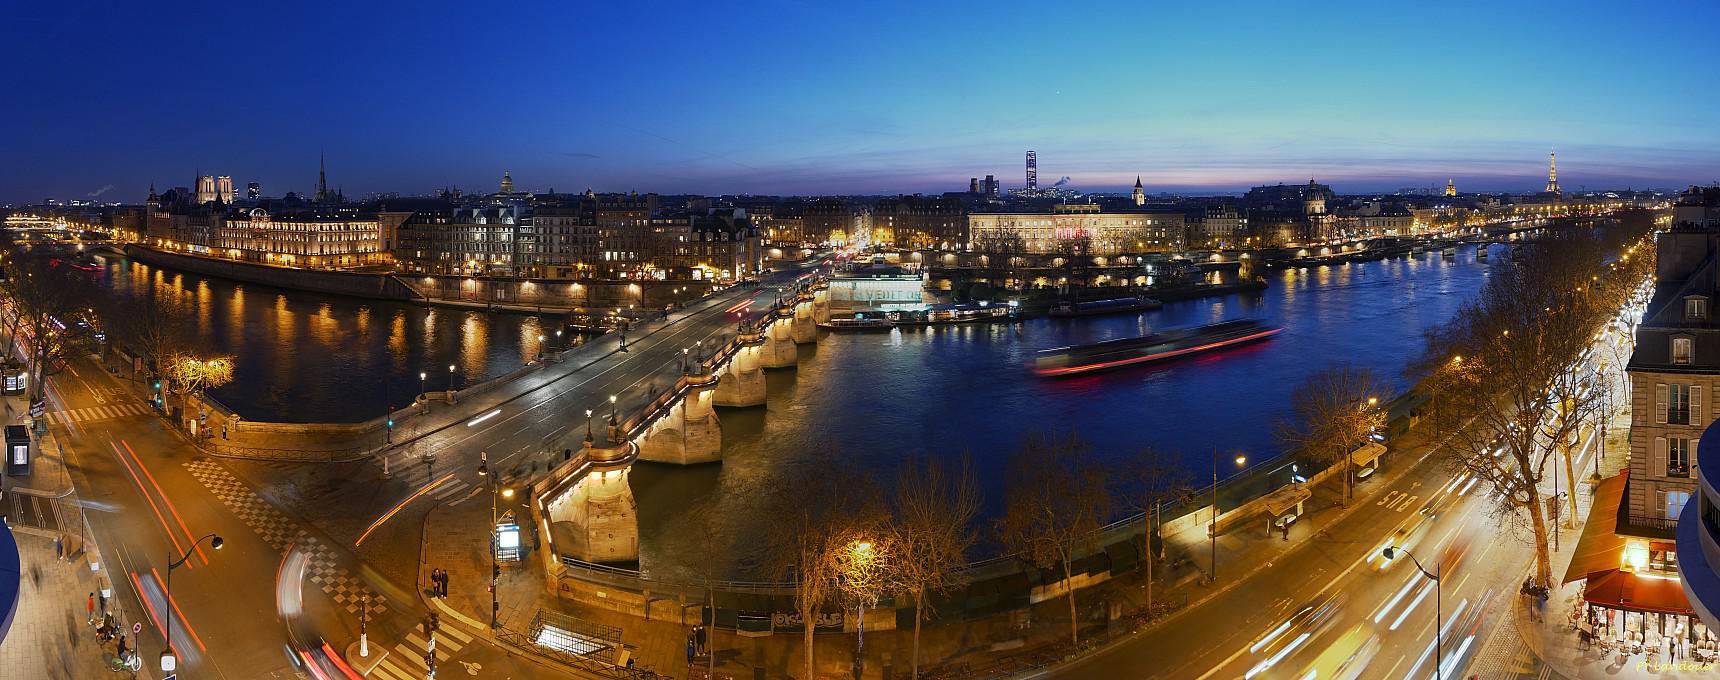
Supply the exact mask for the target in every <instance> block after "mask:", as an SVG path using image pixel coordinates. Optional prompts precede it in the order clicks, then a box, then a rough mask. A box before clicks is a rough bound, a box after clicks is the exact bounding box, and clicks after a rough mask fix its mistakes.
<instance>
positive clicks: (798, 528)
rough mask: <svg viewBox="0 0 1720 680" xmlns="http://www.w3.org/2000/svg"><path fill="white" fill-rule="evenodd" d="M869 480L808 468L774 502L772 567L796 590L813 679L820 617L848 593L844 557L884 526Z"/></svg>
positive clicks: (849, 471) (851, 471) (854, 473)
mask: <svg viewBox="0 0 1720 680" xmlns="http://www.w3.org/2000/svg"><path fill="white" fill-rule="evenodd" d="M837 460H840V459H839V458H838V459H837ZM869 480H870V478H869V477H868V476H866V475H865V474H864V473H863V472H861V471H859V470H857V469H855V468H854V466H852V465H840V464H835V465H814V466H808V467H806V468H803V469H801V470H799V471H797V472H796V473H794V474H793V475H792V476H791V478H790V479H788V480H785V482H784V483H783V484H781V485H780V486H779V488H780V489H782V490H783V493H781V494H780V495H779V496H778V497H777V498H775V499H773V500H774V502H773V503H772V506H773V507H772V509H771V513H770V516H771V518H772V522H771V526H770V535H769V539H768V541H769V543H770V546H771V551H770V555H771V558H770V559H771V562H770V565H769V567H770V571H771V572H772V574H773V575H774V576H775V577H776V578H778V579H780V580H785V581H789V582H791V583H793V585H794V607H795V611H796V613H798V614H799V615H800V619H801V632H802V638H803V639H802V642H803V644H804V647H805V649H804V652H805V657H804V660H805V672H806V675H805V677H808V678H814V677H817V674H816V672H817V666H816V664H815V660H814V658H813V644H812V635H813V630H814V627H815V626H816V624H817V621H818V614H819V612H820V611H821V610H822V609H823V608H824V607H825V605H827V604H830V603H831V602H832V601H833V600H835V599H837V598H838V596H840V595H841V594H842V591H841V585H840V582H839V578H840V576H841V575H842V574H841V571H840V569H841V567H842V566H843V563H842V562H841V560H842V558H843V552H844V551H846V550H849V549H851V548H852V547H853V545H854V542H855V540H856V539H857V537H858V536H861V535H863V534H865V532H868V531H876V530H877V529H878V528H879V527H880V526H882V522H881V521H880V520H881V519H882V517H883V515H884V512H883V511H882V506H881V504H880V503H879V501H878V498H879V497H878V494H877V492H876V488H877V487H876V485H875V484H873V483H871V482H870V481H869ZM875 535H881V532H879V533H878V534H875Z"/></svg>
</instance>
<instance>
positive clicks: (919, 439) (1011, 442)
mask: <svg viewBox="0 0 1720 680" xmlns="http://www.w3.org/2000/svg"><path fill="white" fill-rule="evenodd" d="M1500 248H1501V247H1499V246H1495V247H1494V251H1493V253H1492V254H1493V255H1494V257H1493V258H1492V260H1491V262H1493V263H1498V262H1500V261H1501V260H1503V259H1504V258H1503V257H1500V256H1501V255H1502V254H1503V253H1502V251H1501V250H1500ZM1490 266H1497V264H1494V265H1490V264H1489V262H1488V261H1481V262H1478V261H1477V260H1476V259H1475V252H1474V247H1473V246H1470V247H1465V248H1463V249H1461V250H1460V251H1459V253H1458V256H1457V258H1456V259H1455V260H1451V261H1446V260H1443V259H1441V257H1440V255H1439V254H1438V253H1437V252H1434V253H1430V254H1427V255H1420V256H1415V257H1414V258H1413V259H1390V260H1384V261H1379V262H1369V263H1363V264H1352V265H1341V266H1335V267H1323V268H1318V269H1307V270H1289V271H1277V272H1271V273H1269V274H1268V275H1267V280H1268V282H1269V284H1270V287H1269V288H1267V289H1266V290H1265V291H1262V292H1259V293H1255V294H1247V295H1232V296H1228V297H1223V298H1211V299H1206V300H1195V301H1189V302H1180V303H1174V304H1168V305H1166V306H1165V307H1164V308H1163V309H1161V310H1157V311H1153V312H1148V313H1145V314H1141V315H1125V316H1110V317H1096V318H1086V319H1075V320H1064V319H1037V320H1031V321H1027V322H1025V323H1023V324H1020V325H1019V327H1017V326H1006V325H972V326H954V327H945V328H935V329H921V330H910V331H903V330H900V329H898V330H896V331H892V332H891V333H890V334H888V335H882V334H849V335H825V336H824V337H822V338H820V340H819V342H818V344H817V345H816V346H803V347H801V348H800V364H799V366H798V368H796V369H795V370H780V371H772V372H770V373H769V374H768V376H767V381H768V384H769V398H768V403H767V405H766V407H765V408H764V409H751V410H734V411H721V412H719V415H720V417H721V418H722V422H723V456H724V461H723V464H722V465H720V466H719V465H713V466H705V467H700V468H692V469H686V468H678V467H673V466H667V465H656V464H642V465H639V466H637V467H636V468H635V469H634V472H633V478H632V482H633V490H634V495H635V497H636V498H637V499H638V502H639V517H640V531H641V535H640V551H641V556H640V561H641V564H642V566H643V567H644V568H645V569H647V570H651V571H673V570H675V569H676V568H677V567H679V566H682V565H686V564H688V563H689V557H688V556H690V555H699V554H700V553H702V552H704V551H703V550H702V549H701V548H700V547H699V546H694V545H689V544H688V542H689V541H694V540H704V537H706V536H710V537H711V538H712V539H714V540H717V541H720V542H723V543H725V544H727V546H726V547H729V548H732V549H733V550H732V551H725V552H732V553H735V554H739V555H742V556H743V557H742V558H741V564H738V565H734V566H737V567H739V568H740V569H739V570H740V571H742V572H746V571H751V570H752V569H751V568H752V567H756V566H757V565H754V564H750V563H749V562H748V559H749V558H748V557H747V556H749V555H757V550H756V549H749V546H756V545H757V544H758V542H759V541H760V540H761V538H760V536H759V535H758V531H759V529H760V527H762V526H764V525H765V524H766V523H767V522H766V520H764V519H763V518H761V517H760V512H761V506H762V503H761V498H763V497H764V496H765V495H766V494H769V493H772V492H775V491H776V490H778V489H780V488H781V482H782V481H783V480H784V479H785V476H786V475H787V474H788V473H789V472H791V471H792V470H794V469H795V468H796V467H799V466H809V465H819V464H821V463H822V462H823V461H825V460H827V459H829V458H830V457H832V456H842V457H844V458H859V459H862V460H864V461H865V462H866V464H867V466H868V467H869V468H872V469H876V470H878V471H879V474H880V475H882V479H883V480H884V481H886V482H887V481H889V480H891V479H893V478H894V470H895V469H896V468H897V465H898V464H899V463H900V462H901V461H902V460H904V458H905V457H908V456H910V455H913V454H916V453H930V454H932V455H936V456H941V457H948V458H950V459H955V458H956V457H958V456H960V455H961V453H962V452H964V451H966V452H969V453H971V454H972V456H973V460H974V462H975V467H976V468H977V469H978V470H979V475H980V478H981V484H982V487H983V489H984V490H985V491H986V495H987V501H988V505H990V506H991V507H989V508H988V512H987V515H988V516H995V515H996V514H998V513H999V508H998V507H997V502H998V501H999V499H1000V498H1001V496H1002V493H1001V488H1000V487H1001V478H1002V476H1003V470H1004V465H1005V460H1006V457H1007V456H1008V454H1009V452H1010V451H1011V450H1012V449H1014V448H1016V447H1017V446H1018V445H1019V443H1020V442H1021V440H1022V437H1023V436H1024V435H1027V434H1029V433H1036V432H1067V431H1069V430H1074V431H1076V432H1077V433H1079V434H1080V436H1081V437H1082V438H1083V439H1085V440H1087V441H1088V442H1090V443H1091V444H1092V445H1093V447H1094V449H1095V450H1096V451H1097V452H1099V454H1100V455H1101V456H1115V455H1119V454H1122V453H1125V452H1130V451H1133V450H1135V449H1137V448H1140V447H1148V446H1151V447H1155V448H1160V449H1164V450H1169V451H1174V452H1177V453H1178V454H1180V455H1181V456H1182V457H1183V459H1184V460H1185V461H1186V462H1187V464H1188V466H1189V468H1190V469H1192V470H1194V471H1195V472H1196V474H1197V479H1198V478H1201V477H1202V476H1204V475H1206V474H1207V470H1208V469H1209V467H1210V457H1211V451H1212V448H1213V447H1215V446H1216V447H1218V448H1219V449H1220V450H1221V451H1223V452H1225V453H1226V454H1227V460H1228V459H1229V458H1230V457H1233V454H1234V453H1237V452H1240V453H1243V454H1245V455H1247V456H1248V457H1249V459H1250V460H1251V461H1258V460H1265V459H1267V458H1270V457H1272V456H1275V455H1277V451H1276V449H1277V445H1276V443H1275V442H1274V440H1273V424H1274V421H1275V420H1276V419H1277V418H1279V417H1280V416H1281V415H1283V414H1285V413H1286V412H1287V409H1288V406H1289V399H1290V395H1291V392H1292V391H1293V390H1294V389H1295V388H1296V386H1297V385H1298V384H1299V383H1300V382H1301V381H1302V380H1303V378H1304V377H1305V376H1306V375H1307V374H1308V373H1310V372H1311V371H1314V370H1318V369H1320V368H1322V367H1324V366H1326V365H1327V364H1328V363H1330V362H1333V361H1347V362H1351V363H1354V364H1356V365H1359V366H1365V367H1367V368H1370V369H1372V370H1373V371H1374V372H1375V373H1376V374H1377V375H1378V376H1379V378H1380V379H1381V380H1382V381H1383V382H1386V383H1388V384H1390V385H1392V386H1393V388H1394V389H1393V394H1396V393H1397V392H1398V391H1401V390H1402V389H1403V388H1404V387H1405V386H1406V385H1407V382H1408V381H1407V380H1406V378H1405V377H1404V375H1403V369H1404V366H1405V365H1406V363H1407V362H1408V361H1409V360H1410V359H1412V358H1413V357H1415V356H1417V355H1418V354H1419V353H1420V352H1421V350H1422V347H1423V342H1424V340H1423V335H1422V333H1423V331H1424V330H1426V329H1428V328H1430V327H1433V326H1436V325H1438V324H1440V323H1443V322H1445V321H1446V320H1447V319H1449V318H1450V317H1451V316H1452V315H1453V313H1454V312H1455V311H1456V310H1457V308H1458V306H1459V305H1461V304H1462V303H1463V302H1465V301H1466V300H1468V299H1469V298H1470V297H1471V296H1472V294H1473V293H1474V292H1475V291H1477V290H1478V289H1479V287H1480V285H1481V283H1482V282H1483V281H1484V280H1485V278H1486V275H1487V270H1488V268H1489V267H1490ZM1238 318H1259V319H1266V320H1268V321H1271V322H1272V323H1275V324H1278V325H1281V326H1283V327H1284V329H1285V330H1284V332H1283V333H1281V334H1279V335H1278V336H1277V337H1275V338H1273V339H1272V340H1270V341H1268V342H1265V343H1262V344H1257V345H1253V346H1249V347H1245V348H1241V349H1237V350H1234V351H1229V352H1225V353H1222V354H1217V355H1208V356H1204V357H1198V358H1193V359H1189V360H1186V361H1181V362H1173V363H1169V364H1164V365H1161V366H1157V367H1141V368H1136V369H1127V370H1123V371H1119V372H1114V373H1107V374H1101V375H1099V376H1095V377H1087V378H1078V379H1063V380H1049V379H1041V378H1038V377H1036V376H1034V375H1032V374H1031V373H1030V372H1029V371H1028V370H1027V368H1026V365H1027V364H1028V363H1029V362H1030V361H1031V359H1032V354H1033V352H1034V351H1036V350H1039V349H1044V348H1047V347H1057V346H1062V345H1068V344H1073V343H1085V342H1096V341H1100V340H1107V339H1111V338H1119V337H1125V336H1131V335H1137V334H1140V333H1143V332H1146V331H1149V330H1153V329H1163V328H1171V327H1178V326H1188V325H1197V324H1204V323H1211V322H1216V321H1222V320H1227V319H1238ZM1389 396H1392V395H1382V398H1386V397H1389ZM814 502H815V501H814ZM707 516H708V517H715V518H718V519H717V520H716V521H715V526H714V527H711V528H709V529H706V528H703V527H701V525H700V523H701V522H703V521H706V520H701V519H699V518H701V517H707Z"/></svg>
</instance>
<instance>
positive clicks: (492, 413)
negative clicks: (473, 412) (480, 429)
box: [466, 409, 502, 427]
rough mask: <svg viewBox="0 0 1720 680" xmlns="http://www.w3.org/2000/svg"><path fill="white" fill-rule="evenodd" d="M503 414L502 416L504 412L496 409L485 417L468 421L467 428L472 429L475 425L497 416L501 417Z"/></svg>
mask: <svg viewBox="0 0 1720 680" xmlns="http://www.w3.org/2000/svg"><path fill="white" fill-rule="evenodd" d="M501 414H502V410H501V409H496V410H494V411H491V412H489V413H486V414H484V415H481V416H478V417H476V418H473V419H471V420H468V421H466V427H471V426H473V425H477V424H478V423H481V422H484V421H486V420H489V419H491V418H494V417H496V416H499V415H501Z"/></svg>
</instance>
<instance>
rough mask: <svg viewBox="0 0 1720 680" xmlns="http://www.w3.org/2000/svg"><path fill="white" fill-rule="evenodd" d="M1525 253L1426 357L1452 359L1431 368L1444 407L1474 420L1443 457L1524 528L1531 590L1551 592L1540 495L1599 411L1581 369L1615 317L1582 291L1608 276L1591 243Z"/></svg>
mask: <svg viewBox="0 0 1720 680" xmlns="http://www.w3.org/2000/svg"><path fill="white" fill-rule="evenodd" d="M1520 250H1521V256H1520V257H1518V258H1517V259H1516V260H1515V261H1514V266H1512V267H1507V268H1499V269H1496V270H1494V272H1493V275H1492V276H1491V277H1490V278H1489V280H1488V282H1487V285H1486V286H1484V287H1483V288H1482V290H1481V292H1480V293H1479V295H1478V296H1477V297H1476V299H1475V300H1473V301H1471V302H1470V303H1469V304H1467V305H1465V306H1464V307H1463V308H1461V309H1460V310H1459V311H1458V313H1457V315H1456V316H1455V317H1454V318H1453V319H1452V321H1451V322H1450V323H1449V324H1448V325H1447V329H1446V331H1445V332H1443V333H1441V334H1440V335H1439V336H1438V337H1439V338H1440V339H1441V340H1442V342H1443V344H1441V345H1438V346H1433V347H1430V348H1429V353H1428V354H1429V355H1430V357H1441V358H1443V357H1453V358H1452V359H1443V360H1442V359H1429V360H1427V361H1426V363H1429V364H1438V363H1444V364H1446V365H1447V366H1449V367H1450V368H1448V369H1447V370H1446V371H1445V372H1446V373H1447V375H1446V376H1445V377H1444V378H1443V380H1445V381H1446V385H1447V387H1446V390H1445V391H1446V398H1447V399H1448V400H1450V401H1451V402H1452V404H1453V405H1454V406H1455V407H1456V408H1457V409H1458V410H1459V411H1460V412H1461V413H1463V414H1465V415H1466V416H1468V417H1471V418H1473V420H1472V421H1471V423H1470V425H1469V426H1467V427H1463V428H1460V429H1458V430H1457V431H1456V432H1455V433H1454V434H1453V436H1452V437H1451V439H1449V440H1448V442H1447V444H1448V445H1447V446H1446V447H1443V448H1442V449H1441V451H1443V452H1445V455H1446V456H1447V460H1448V461H1449V463H1450V464H1452V465H1454V466H1456V467H1460V468H1462V469H1466V470H1468V471H1469V472H1470V473H1472V474H1474V475H1475V476H1476V477H1477V478H1479V479H1482V480H1484V481H1486V482H1487V484H1488V485H1489V486H1490V487H1491V488H1492V490H1493V491H1494V493H1493V495H1492V497H1493V498H1495V499H1496V500H1497V501H1498V504H1497V506H1496V507H1495V512H1496V515H1497V516H1499V517H1501V518H1504V519H1527V521H1528V524H1529V528H1530V529H1531V531H1532V532H1533V535H1534V544H1535V580H1536V582H1537V583H1539V584H1542V585H1547V584H1550V583H1551V582H1552V567H1551V560H1550V557H1549V551H1548V543H1549V540H1548V539H1549V534H1548V528H1547V521H1546V514H1547V512H1548V511H1549V509H1550V508H1549V507H1548V506H1549V505H1550V504H1549V503H1545V502H1544V500H1545V498H1544V494H1545V493H1546V492H1544V491H1543V490H1542V488H1541V486H1542V484H1543V482H1545V481H1547V480H1546V475H1547V474H1548V470H1547V464H1548V463H1549V462H1554V464H1557V462H1555V461H1553V460H1552V459H1553V458H1554V457H1555V456H1559V455H1561V454H1565V455H1566V457H1567V468H1568V455H1569V452H1570V448H1571V445H1572V443H1573V442H1574V441H1575V440H1576V437H1577V435H1578V432H1579V431H1580V429H1581V425H1582V423H1583V422H1584V421H1585V420H1586V419H1588V418H1589V417H1591V416H1592V415H1593V414H1594V413H1595V412H1596V411H1597V409H1598V401H1597V399H1596V394H1597V393H1596V391H1595V390H1593V389H1591V387H1590V385H1589V382H1590V381H1589V379H1588V376H1587V375H1584V374H1583V372H1582V371H1580V370H1578V368H1579V367H1578V363H1579V359H1580V357H1581V356H1582V355H1583V352H1584V350H1585V349H1586V348H1588V347H1589V346H1590V344H1591V343H1592V342H1593V337H1594V334H1595V331H1596V329H1598V328H1599V327H1600V325H1601V323H1603V322H1604V320H1605V318H1606V317H1607V316H1608V314H1609V312H1608V310H1605V309H1604V308H1603V306H1602V305H1600V304H1596V301H1597V300H1599V299H1600V297H1599V296H1590V295H1585V294H1584V293H1582V292H1581V291H1579V290H1577V289H1578V288H1580V287H1582V286H1583V284H1584V283H1588V282H1592V279H1591V277H1592V276H1596V275H1597V274H1596V273H1595V272H1600V271H1605V267H1604V266H1603V258H1602V253H1601V249H1600V247H1599V242H1598V241H1597V240H1595V239H1594V238H1593V237H1592V236H1588V235H1582V234H1570V233H1567V235H1565V236H1559V237H1549V238H1545V239H1543V240H1542V241H1540V242H1537V243H1534V244H1531V245H1530V246H1529V247H1526V248H1522V249H1520ZM1459 356H1461V357H1462V359H1461V360H1460V361H1459V360H1456V359H1455V357H1459ZM1555 511H1556V509H1555ZM1525 515H1526V518H1525V517H1524V516H1525Z"/></svg>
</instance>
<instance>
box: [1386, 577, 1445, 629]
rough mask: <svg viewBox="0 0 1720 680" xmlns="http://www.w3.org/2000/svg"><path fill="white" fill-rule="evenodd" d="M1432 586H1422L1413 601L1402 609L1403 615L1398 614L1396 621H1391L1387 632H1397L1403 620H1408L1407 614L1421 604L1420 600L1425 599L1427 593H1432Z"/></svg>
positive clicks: (1430, 584)
mask: <svg viewBox="0 0 1720 680" xmlns="http://www.w3.org/2000/svg"><path fill="white" fill-rule="evenodd" d="M1433 585H1434V584H1432V583H1429V584H1427V585H1426V586H1423V587H1422V589H1421V592H1419V593H1416V594H1415V599H1413V600H1410V602H1409V606H1408V607H1404V608H1403V613H1401V614H1398V617H1397V619H1395V620H1393V621H1392V625H1391V627H1390V628H1388V629H1387V630H1397V629H1398V626H1399V625H1401V624H1402V623H1403V620H1404V619H1406V618H1409V613H1410V612H1413V611H1415V606H1416V605H1418V604H1421V601H1422V600H1425V599H1427V594H1428V593H1430V592H1433Z"/></svg>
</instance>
